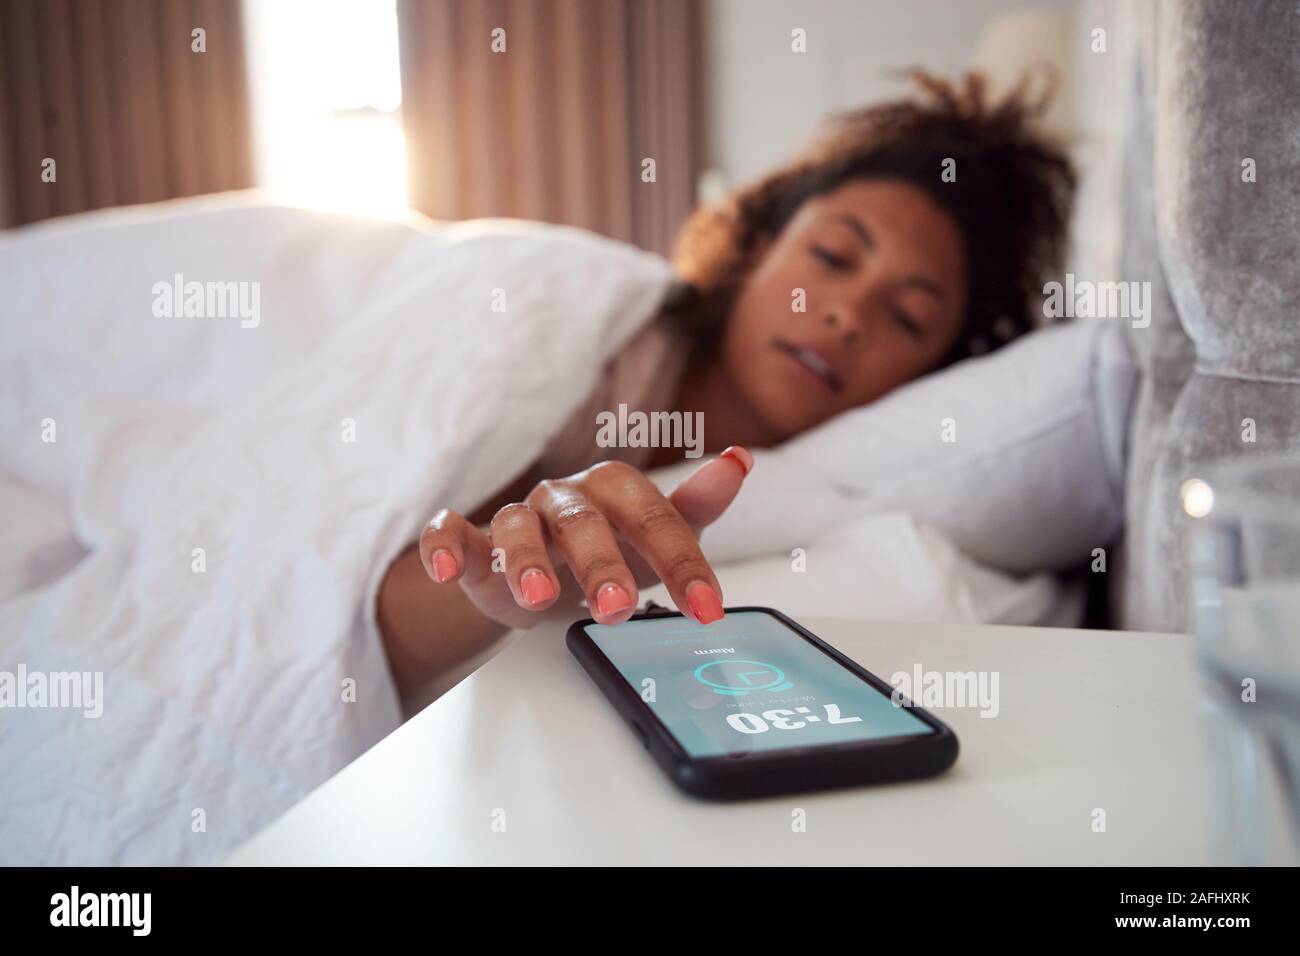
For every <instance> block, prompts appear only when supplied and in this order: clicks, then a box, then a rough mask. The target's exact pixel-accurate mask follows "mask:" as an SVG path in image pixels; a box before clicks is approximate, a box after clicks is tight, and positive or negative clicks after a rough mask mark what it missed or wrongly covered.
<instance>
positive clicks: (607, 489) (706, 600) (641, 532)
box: [585, 462, 734, 624]
mask: <svg viewBox="0 0 1300 956" xmlns="http://www.w3.org/2000/svg"><path fill="white" fill-rule="evenodd" d="M728 467H731V466H728ZM587 475H588V477H587V479H586V482H585V486H586V487H587V488H588V490H589V491H590V493H591V495H592V499H593V500H594V501H595V502H596V504H597V505H598V506H599V507H600V509H601V510H602V511H604V513H605V514H607V515H608V516H609V520H610V521H612V522H613V523H614V526H615V527H616V528H618V530H619V532H620V533H621V534H622V535H623V537H625V538H626V539H627V540H628V541H629V542H631V544H632V546H633V547H634V548H636V550H637V551H638V552H639V553H640V554H641V556H642V557H644V558H645V560H646V561H647V562H648V563H649V564H650V566H651V567H652V568H653V569H654V572H655V574H657V575H658V576H659V580H661V581H663V583H664V584H665V585H666V586H667V587H668V593H669V594H670V595H671V596H672V599H673V602H674V603H676V605H677V607H678V608H679V609H681V611H682V612H683V613H685V614H688V615H690V616H691V617H693V618H695V619H696V620H697V621H699V622H700V623H701V624H710V623H712V622H713V621H716V620H719V619H720V618H721V617H722V615H723V610H722V588H721V586H720V585H719V584H718V579H717V576H716V575H715V574H714V573H713V568H712V567H710V566H709V562H708V560H707V559H706V558H705V557H704V552H703V551H701V550H700V545H699V542H698V540H697V538H696V532H695V529H694V528H692V527H691V525H690V524H689V523H688V522H687V521H686V519H685V518H684V517H683V516H682V514H681V512H679V511H678V510H677V508H676V507H675V506H674V505H673V503H672V502H671V501H669V500H668V499H667V498H665V497H664V496H663V494H662V493H661V492H660V491H659V489H658V488H656V487H655V485H654V483H653V482H652V481H650V479H649V478H647V477H646V476H645V475H643V474H641V473H640V472H639V471H637V470H636V469H635V468H633V467H631V466H630V465H626V464H623V463H621V462H605V463H603V464H601V465H597V466H596V467H595V468H592V469H590V471H589V472H588V473H587ZM732 496H733V497H734V492H733V495H732ZM719 513H720V512H719Z"/></svg>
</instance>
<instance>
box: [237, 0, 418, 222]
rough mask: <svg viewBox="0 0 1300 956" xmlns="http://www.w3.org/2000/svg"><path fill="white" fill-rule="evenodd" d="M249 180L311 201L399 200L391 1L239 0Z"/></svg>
mask: <svg viewBox="0 0 1300 956" xmlns="http://www.w3.org/2000/svg"><path fill="white" fill-rule="evenodd" d="M245 11H246V19H245V22H246V23H247V29H248V59H249V74H250V87H251V91H250V92H251V96H252V102H253V122H254V134H255V143H256V163H257V174H258V183H259V185H260V186H262V187H263V188H264V189H266V190H267V191H268V193H270V194H271V195H272V196H273V197H274V198H276V199H283V200H286V201H288V202H292V203H296V204H301V205H308V206H311V207H314V208H320V209H328V210H337V211H346V212H355V213H363V214H367V215H373V216H379V217H395V216H398V215H400V214H401V212H402V211H403V210H404V209H405V208H406V204H407V195H406V143H405V138H404V137H403V135H402V123H401V113H400V106H401V100H402V91H401V77H400V70H399V63H398V46H397V11H396V7H395V4H394V2H393V0H388V2H383V0H245Z"/></svg>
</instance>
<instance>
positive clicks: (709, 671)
mask: <svg viewBox="0 0 1300 956" xmlns="http://www.w3.org/2000/svg"><path fill="white" fill-rule="evenodd" d="M694 676H695V679H696V680H697V681H699V682H700V683H701V684H703V685H704V686H705V687H708V688H709V689H710V690H712V691H713V692H714V693H715V694H721V695H723V696H725V697H743V696H744V695H745V694H752V693H754V692H756V691H779V690H789V689H790V688H791V687H793V686H794V684H792V683H791V682H790V681H788V680H786V679H785V671H783V670H781V668H779V667H777V666H776V665H775V664H768V663H766V662H764V661H742V660H721V661H709V662H708V663H707V664H701V665H700V666H699V667H697V668H695V675H694Z"/></svg>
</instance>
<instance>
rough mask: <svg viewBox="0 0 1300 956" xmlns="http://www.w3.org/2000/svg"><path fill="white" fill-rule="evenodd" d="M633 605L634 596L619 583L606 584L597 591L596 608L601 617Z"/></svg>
mask: <svg viewBox="0 0 1300 956" xmlns="http://www.w3.org/2000/svg"><path fill="white" fill-rule="evenodd" d="M631 606H632V598H631V597H630V596H629V595H628V593H627V592H626V591H624V590H623V589H622V588H621V587H619V586H618V585H617V584H606V585H605V586H604V587H602V588H601V589H600V590H599V591H597V592H596V610H597V612H599V613H600V615H601V617H609V616H610V615H611V614H617V613H618V612H619V611H626V610H627V609H628V608H630V607H631Z"/></svg>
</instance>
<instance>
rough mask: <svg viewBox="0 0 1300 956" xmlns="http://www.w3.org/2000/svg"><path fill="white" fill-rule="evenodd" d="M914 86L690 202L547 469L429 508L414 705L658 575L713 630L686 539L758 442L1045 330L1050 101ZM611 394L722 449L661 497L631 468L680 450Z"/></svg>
mask: <svg viewBox="0 0 1300 956" xmlns="http://www.w3.org/2000/svg"><path fill="white" fill-rule="evenodd" d="M916 81H917V83H918V86H919V88H920V93H921V95H920V96H919V98H918V99H917V100H915V101H904V102H897V103H889V104H884V105H881V106H877V107H874V108H870V109H866V110H862V111H859V112H855V113H850V114H846V115H843V116H841V117H837V118H836V120H835V121H834V122H833V123H832V124H831V125H830V126H829V127H828V129H827V131H826V133H825V134H824V135H823V136H822V137H821V138H819V139H818V140H817V141H816V142H815V143H814V144H813V145H812V146H811V147H809V148H808V149H807V150H806V151H805V152H804V153H803V154H802V155H801V156H800V157H799V158H798V159H797V160H796V161H795V162H793V163H791V164H790V165H788V166H786V167H784V168H782V169H779V170H777V171H775V172H773V173H771V174H769V175H768V176H766V177H765V178H763V179H761V180H759V181H758V182H756V183H754V184H752V185H750V186H747V187H745V188H743V189H741V190H739V191H737V192H736V193H734V194H732V195H731V196H729V197H727V199H726V200H725V201H724V202H723V203H721V204H720V205H718V206H717V207H711V208H705V209H701V210H699V211H697V212H696V213H695V215H694V216H693V217H692V218H691V219H690V221H689V222H688V223H687V224H686V226H685V228H684V229H683V231H682V233H681V235H680V236H679V237H678V243H677V251H676V256H675V266H676V268H677V271H678V273H679V274H680V275H681V277H682V279H683V280H684V281H683V284H682V286H681V288H680V289H679V291H678V293H676V294H674V295H673V296H672V297H670V300H669V301H668V302H667V303H666V304H665V305H664V307H663V309H662V310H661V313H660V315H659V316H657V317H656V318H655V319H654V320H653V321H652V322H651V323H649V324H648V325H647V326H646V327H645V328H644V329H643V330H642V331H641V332H640V333H639V334H638V335H636V336H635V337H634V338H633V339H632V340H631V341H630V343H629V344H628V345H627V347H625V348H624V349H623V350H622V351H621V352H620V353H619V354H618V355H617V356H616V357H615V358H614V359H613V360H612V361H611V362H610V364H609V366H608V367H607V369H606V370H605V373H604V375H603V376H602V379H601V381H600V384H599V386H598V387H597V390H596V392H595V393H594V394H593V395H591V396H590V397H589V399H588V401H587V402H586V403H584V404H583V405H582V406H581V407H580V408H579V410H578V412H577V413H576V414H575V415H574V416H573V417H572V418H571V419H570V421H569V423H568V424H567V425H566V426H565V427H564V429H563V430H562V431H561V432H560V433H559V434H557V435H555V436H553V437H552V439H551V441H550V443H549V445H548V446H547V449H546V451H545V452H544V454H543V455H542V457H541V458H540V459H539V460H538V461H537V462H536V463H535V464H534V465H533V467H531V468H530V469H528V471H527V472H526V473H525V474H523V475H521V476H519V477H518V479H517V480H516V481H515V482H513V483H512V484H511V485H510V486H509V487H506V488H502V489H499V490H498V491H497V493H496V494H494V495H493V496H492V499H491V500H490V502H489V503H488V504H486V505H485V506H484V507H483V508H481V509H480V510H479V511H478V512H477V513H476V514H473V515H469V516H462V515H459V514H456V513H455V512H452V511H447V510H443V511H440V512H438V513H437V514H436V515H434V516H433V518H432V519H431V520H430V521H429V523H428V525H427V526H426V528H425V529H424V531H423V533H422V535H421V536H420V540H419V542H418V544H413V545H412V546H411V548H410V549H408V550H407V551H406V552H405V553H403V554H402V555H401V556H400V557H399V558H398V559H397V560H396V561H395V562H394V563H393V564H392V566H391V567H390V568H389V570H388V572H387V575H386V577H385V579H384V583H383V587H382V588H381V591H380V595H379V608H378V620H379V625H380V629H381V631H382V633H383V635H384V641H385V645H386V649H387V653H388V658H389V663H390V665H391V667H392V669H393V672H394V675H395V677H396V679H397V682H398V686H399V688H400V689H401V691H402V693H403V695H410V694H414V693H417V692H420V691H421V689H422V688H424V687H425V686H426V685H428V684H430V683H435V682H439V681H445V680H446V677H447V675H453V674H456V673H463V672H464V670H465V669H466V667H467V666H472V664H473V662H475V661H476V660H481V659H482V658H483V656H484V654H485V653H486V652H487V651H489V650H490V649H491V648H492V646H493V645H494V643H495V642H496V641H497V639H498V638H500V637H501V636H502V635H503V634H504V633H505V632H506V630H507V629H509V628H517V627H528V626H530V625H531V624H532V623H534V622H535V621H537V620H538V619H539V616H540V614H541V613H542V612H548V611H550V612H557V613H559V612H563V613H565V614H568V615H569V616H570V617H578V616H584V615H583V612H582V611H581V610H580V608H579V602H581V601H584V600H585V601H586V603H587V605H588V607H589V608H590V613H591V614H592V616H594V617H595V619H596V620H597V621H600V622H602V623H607V624H618V623H621V622H623V621H625V620H627V618H628V617H630V616H631V615H632V614H633V613H634V611H635V609H636V605H637V600H638V598H637V593H638V592H637V589H638V585H646V584H648V583H651V582H654V581H656V580H661V581H663V582H664V584H665V585H666V586H667V589H668V592H669V594H670V595H671V596H672V599H673V601H674V602H675V603H676V604H677V606H678V607H679V608H680V609H681V610H682V611H683V613H685V614H687V615H688V616H690V617H693V618H695V619H696V620H698V621H700V622H701V623H704V624H707V623H709V622H711V621H715V620H717V619H718V618H720V617H722V614H723V611H722V605H723V596H722V588H721V586H720V584H719V583H718V579H717V577H716V576H715V574H714V573H713V570H712V569H711V568H710V566H709V562H708V560H707V559H706V558H705V556H704V555H703V554H702V553H701V551H700V547H699V545H698V543H697V538H698V534H699V531H700V530H701V529H702V528H703V527H705V526H707V525H708V524H710V523H711V522H712V521H713V520H715V519H716V518H717V517H718V516H719V515H720V514H722V512H723V511H724V510H725V509H726V508H727V506H728V505H729V504H730V503H731V501H732V499H733V498H734V497H735V496H736V494H737V493H738V492H739V491H740V488H741V485H742V484H743V482H744V478H745V476H746V475H747V474H748V472H749V469H750V468H751V467H752V464H753V458H752V456H751V455H750V453H749V452H748V451H747V450H746V448H763V447H770V446H775V445H778V444H780V443H781V442H783V441H785V440H786V439H788V438H790V437H791V436H793V435H797V434H798V433H800V432H802V431H805V430H807V429H809V428H812V427H813V426H815V425H817V424H819V423H821V422H823V421H826V420H827V419H829V418H831V417H832V416H834V415H836V414H837V413H839V412H842V411H845V410H846V409H849V408H853V407H855V406H858V405H864V404H867V403H869V402H872V401H875V400H876V399H878V398H880V397H881V396H882V395H884V394H886V393H887V392H889V391H890V390H891V389H894V388H896V387H898V386H899V385H902V384H904V383H906V382H910V381H912V380H913V379H916V378H918V377H919V376H922V375H925V374H927V373H929V372H932V371H934V370H936V369H940V368H943V367H945V366H947V365H950V364H951V363H953V362H956V361H959V360H960V359H962V358H964V357H966V356H969V355H972V354H976V353H978V352H981V351H987V350H989V349H993V348H996V347H998V346H1000V345H1003V344H1005V343H1006V342H1008V341H1010V340H1012V339H1014V338H1015V337H1017V336H1019V335H1020V334H1022V333H1024V332H1026V331H1028V330H1029V329H1031V328H1032V327H1033V326H1034V324H1035V323H1034V308H1033V305H1032V302H1033V301H1034V296H1035V294H1036V293H1041V289H1042V283H1043V281H1044V278H1045V275H1046V274H1047V273H1048V272H1050V271H1051V270H1052V269H1053V268H1054V267H1055V266H1056V265H1057V263H1058V259H1059V256H1060V253H1061V252H1062V248H1063V245H1064V240H1065V227H1066V221H1067V218H1068V211H1069V206H1070V201H1071V195H1072V192H1073V187H1074V176H1073V172H1072V170H1071V167H1070V164H1069V162H1068V161H1067V159H1066V158H1065V156H1064V154H1063V153H1062V152H1060V151H1058V149H1057V148H1056V147H1054V146H1052V145H1051V144H1049V143H1048V142H1046V141H1044V140H1043V139H1041V138H1040V137H1039V136H1037V135H1036V134H1035V133H1034V132H1033V131H1032V130H1031V128H1030V123H1031V120H1032V119H1033V118H1034V117H1035V116H1036V115H1037V114H1038V113H1039V112H1040V111H1041V106H1042V105H1043V104H1042V101H1041V100H1040V101H1038V102H1030V101H1029V99H1028V98H1027V97H1026V96H1025V95H1024V93H1023V91H1021V92H1019V93H1017V94H1016V95H1014V96H1012V97H1010V98H1008V99H1007V100H1005V101H1003V102H1002V103H1000V104H989V103H987V102H986V101H985V97H984V95H983V91H982V87H981V83H980V82H979V80H978V79H977V78H968V79H967V80H966V81H965V82H964V83H963V84H962V85H961V86H960V87H957V86H950V85H948V84H945V83H943V82H941V81H939V80H936V79H934V78H931V77H928V76H926V75H924V74H918V75H917V76H916ZM620 404H625V405H626V406H627V407H628V408H630V409H633V410H642V411H652V410H655V411H657V410H665V411H678V412H682V413H684V414H686V415H692V416H694V415H695V413H702V419H696V420H702V421H703V422H704V424H705V425H706V428H705V430H704V450H705V451H706V452H710V453H717V457H716V458H714V459H712V460H711V461H708V462H706V463H705V464H703V465H702V466H701V467H700V468H699V469H698V470H697V471H696V472H695V473H694V474H693V475H692V476H691V477H689V478H688V479H687V480H686V481H685V482H683V483H682V484H681V485H680V486H679V487H678V488H677V489H676V490H675V491H673V492H672V494H670V495H668V496H667V497H665V496H664V495H663V494H661V493H660V492H659V490H658V489H657V488H656V487H655V485H654V484H652V483H651V482H650V481H649V480H648V479H647V478H646V477H645V476H644V475H643V474H642V472H641V469H646V468H653V467H657V466H659V465H663V464H668V463H670V462H671V461H674V460H676V459H679V458H680V457H681V456H682V450H681V449H680V448H678V449H674V448H668V447H660V448H612V449H606V448H602V447H600V446H599V445H598V443H597V433H598V427H597V421H598V419H597V416H598V415H599V414H600V413H601V412H602V411H614V410H616V409H618V407H619V405H620ZM485 528H486V530H484V529H485ZM494 552H495V554H494ZM498 572H503V573H498ZM430 579H432V581H433V582H436V584H431V583H430Z"/></svg>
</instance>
